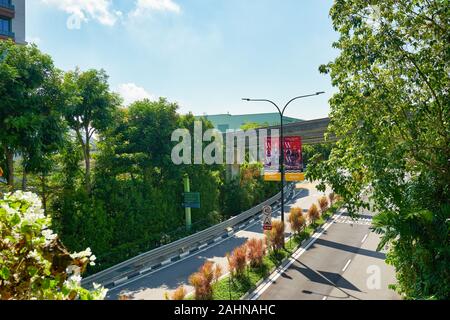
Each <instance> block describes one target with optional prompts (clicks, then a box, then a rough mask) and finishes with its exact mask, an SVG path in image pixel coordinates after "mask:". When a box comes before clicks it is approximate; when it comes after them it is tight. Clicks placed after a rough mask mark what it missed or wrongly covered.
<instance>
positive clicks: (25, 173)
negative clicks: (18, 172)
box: [22, 166, 28, 191]
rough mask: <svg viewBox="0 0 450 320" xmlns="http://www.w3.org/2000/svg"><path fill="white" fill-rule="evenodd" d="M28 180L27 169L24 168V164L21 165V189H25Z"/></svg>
mask: <svg viewBox="0 0 450 320" xmlns="http://www.w3.org/2000/svg"><path fill="white" fill-rule="evenodd" d="M27 182H28V180H27V170H26V169H25V166H23V173H22V190H23V191H27V187H28V183H27Z"/></svg>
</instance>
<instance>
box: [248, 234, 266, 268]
mask: <svg viewBox="0 0 450 320" xmlns="http://www.w3.org/2000/svg"><path fill="white" fill-rule="evenodd" d="M246 246H247V260H248V262H249V263H250V266H251V267H253V268H257V267H259V266H261V265H262V263H263V258H264V255H265V254H266V245H265V244H264V240H263V239H250V240H248V241H247V244H246Z"/></svg>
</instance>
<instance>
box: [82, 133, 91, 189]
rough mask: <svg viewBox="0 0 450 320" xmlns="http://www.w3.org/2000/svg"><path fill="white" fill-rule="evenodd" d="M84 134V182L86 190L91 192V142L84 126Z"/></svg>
mask: <svg viewBox="0 0 450 320" xmlns="http://www.w3.org/2000/svg"><path fill="white" fill-rule="evenodd" d="M85 134H86V135H85V136H86V141H85V143H84V147H85V151H84V155H85V156H84V162H85V165H86V173H85V183H86V192H87V193H88V194H91V144H90V138H89V128H88V127H87V128H85Z"/></svg>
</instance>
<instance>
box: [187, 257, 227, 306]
mask: <svg viewBox="0 0 450 320" xmlns="http://www.w3.org/2000/svg"><path fill="white" fill-rule="evenodd" d="M221 275H222V270H221V268H220V266H219V265H216V264H214V263H212V262H211V261H207V262H205V264H204V265H202V266H201V267H200V268H199V270H198V272H196V273H194V274H193V275H191V276H190V277H189V283H190V284H191V285H192V286H193V287H194V288H195V299H196V300H211V299H212V297H213V284H214V283H216V282H217V281H218V280H219V278H220V276H221Z"/></svg>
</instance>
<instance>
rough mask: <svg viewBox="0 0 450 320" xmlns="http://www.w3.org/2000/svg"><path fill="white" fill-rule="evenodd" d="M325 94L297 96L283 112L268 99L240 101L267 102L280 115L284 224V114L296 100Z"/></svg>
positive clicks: (282, 215) (282, 219)
mask: <svg viewBox="0 0 450 320" xmlns="http://www.w3.org/2000/svg"><path fill="white" fill-rule="evenodd" d="M324 93H325V92H323V91H321V92H316V93H314V94H308V95H304V96H298V97H295V98H293V99H291V100H290V101H289V102H288V103H286V105H285V106H284V108H283V110H281V109H280V108H279V107H278V105H277V104H276V103H275V102H273V101H271V100H268V99H249V98H243V99H242V100H244V101H248V102H269V103H271V104H273V105H274V106H275V107H276V108H277V110H278V113H279V114H280V121H281V125H280V128H281V129H280V131H281V132H280V133H281V154H280V170H281V221H282V222H283V224H284V184H285V183H284V182H285V181H284V180H285V168H284V127H283V125H284V119H283V118H284V112H285V111H286V108H287V107H288V106H289V105H290V104H291V103H292V102H294V101H296V100H298V99H302V98H308V97H314V96H318V95H321V94H324ZM283 247H284V237H283Z"/></svg>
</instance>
